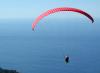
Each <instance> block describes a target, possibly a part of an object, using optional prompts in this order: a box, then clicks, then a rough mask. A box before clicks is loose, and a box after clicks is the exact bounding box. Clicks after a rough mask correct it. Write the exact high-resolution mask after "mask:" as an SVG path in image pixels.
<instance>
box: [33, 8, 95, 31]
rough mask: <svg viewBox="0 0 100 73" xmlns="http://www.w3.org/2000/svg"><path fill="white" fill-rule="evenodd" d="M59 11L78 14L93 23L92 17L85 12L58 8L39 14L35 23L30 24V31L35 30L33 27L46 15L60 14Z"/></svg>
mask: <svg viewBox="0 0 100 73" xmlns="http://www.w3.org/2000/svg"><path fill="white" fill-rule="evenodd" d="M61 11H71V12H77V13H80V14H82V15H84V16H86V17H87V18H89V19H90V20H91V21H92V23H93V22H94V19H93V17H92V16H91V15H90V14H88V13H86V12H85V11H83V10H80V9H76V8H69V7H60V8H54V9H50V10H48V11H46V12H44V13H43V14H41V15H40V16H38V17H37V18H36V20H35V21H34V22H33V24H32V29H33V30H34V28H35V26H36V25H37V23H38V22H39V21H40V20H41V19H42V18H44V17H45V16H48V15H50V14H53V13H56V12H61Z"/></svg>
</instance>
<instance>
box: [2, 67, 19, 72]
mask: <svg viewBox="0 0 100 73" xmlns="http://www.w3.org/2000/svg"><path fill="white" fill-rule="evenodd" d="M0 73H19V72H17V71H16V70H8V69H3V68H1V67H0Z"/></svg>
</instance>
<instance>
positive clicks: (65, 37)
mask: <svg viewBox="0 0 100 73" xmlns="http://www.w3.org/2000/svg"><path fill="white" fill-rule="evenodd" d="M32 22H33V20H32V19H30V20H29V19H23V20H22V19H14V20H0V67H2V68H5V69H15V70H17V71H18V72H20V73H100V21H99V19H96V20H95V22H94V23H93V24H92V23H91V22H90V21H89V20H88V19H87V20H86V19H82V18H81V19H69V20H68V19H67V20H65V19H62V20H61V19H44V20H42V21H40V22H39V23H38V25H37V26H36V28H35V30H34V31H32V28H31V24H32ZM65 55H67V56H69V58H70V62H69V63H68V64H66V63H65V62H64V56H65Z"/></svg>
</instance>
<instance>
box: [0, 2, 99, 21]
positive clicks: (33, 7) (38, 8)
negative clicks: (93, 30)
mask: <svg viewBox="0 0 100 73" xmlns="http://www.w3.org/2000/svg"><path fill="white" fill-rule="evenodd" d="M99 3H100V0H0V19H5V18H7V19H10V18H34V17H36V16H38V15H39V14H41V12H44V11H46V10H48V9H52V8H55V7H74V8H79V9H82V10H85V11H87V12H88V13H90V14H91V15H92V16H94V17H100V15H99V13H100V8H99V7H100V4H99ZM69 17H70V15H69Z"/></svg>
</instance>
